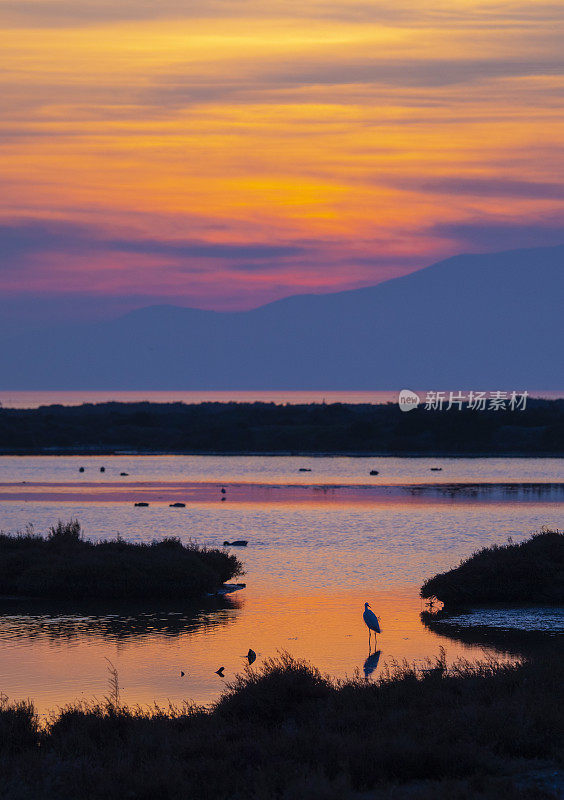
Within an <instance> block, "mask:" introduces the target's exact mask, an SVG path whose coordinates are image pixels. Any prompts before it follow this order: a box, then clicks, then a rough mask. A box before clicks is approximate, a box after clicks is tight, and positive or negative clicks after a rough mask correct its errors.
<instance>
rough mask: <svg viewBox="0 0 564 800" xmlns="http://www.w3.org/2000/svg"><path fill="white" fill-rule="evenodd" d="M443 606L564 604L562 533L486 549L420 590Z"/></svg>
mask: <svg viewBox="0 0 564 800" xmlns="http://www.w3.org/2000/svg"><path fill="white" fill-rule="evenodd" d="M421 596H422V597H432V596H435V597H438V598H439V600H441V601H442V602H443V603H444V604H445V606H448V607H451V606H457V605H458V606H460V605H468V604H470V605H471V604H475V605H479V604H483V603H513V602H517V603H536V602H542V603H562V602H564V533H562V532H561V531H551V530H543V531H541V532H540V533H536V534H534V535H533V536H532V538H530V539H527V540H526V541H524V542H520V543H519V544H513V543H511V544H506V545H494V546H493V547H485V548H483V549H482V550H479V551H478V552H477V553H474V555H472V556H471V557H470V558H467V559H465V560H464V561H462V562H461V563H460V565H459V566H458V567H456V568H455V569H451V570H449V571H448V572H443V573H441V574H440V575H436V576H435V577H434V578H431V579H430V580H428V581H426V582H425V583H424V584H423V586H422V587H421Z"/></svg>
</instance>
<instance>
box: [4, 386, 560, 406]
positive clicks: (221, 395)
mask: <svg viewBox="0 0 564 800" xmlns="http://www.w3.org/2000/svg"><path fill="white" fill-rule="evenodd" d="M400 388H401V387H400ZM411 388H412V389H413V387H411ZM430 388H431V389H434V390H437V389H441V390H442V389H443V388H444V387H440V386H433V387H430ZM450 388H451V389H452V390H453V391H454V390H458V388H460V387H450ZM469 388H474V389H476V388H482V389H483V388H484V387H469ZM492 388H493V389H494V390H496V389H500V388H503V387H499V386H494V387H492ZM514 388H516V387H509V391H511V390H512V389H514ZM416 391H418V392H419V391H421V396H423V397H424V396H425V391H426V390H417V389H416ZM528 391H529V395H530V396H531V397H546V398H549V399H556V398H558V397H562V396H563V395H564V392H562V391H532V390H530V389H529V390H528ZM398 393H399V392H398V391H385V392H382V391H374V392H367V391H359V392H355V391H333V390H331V389H328V390H327V391H264V390H263V391H260V390H257V391H233V390H226V391H171V392H157V391H130V392H125V391H124V392H121V391H114V390H105V391H103V390H100V391H44V392H42V391H17V390H13V391H9V390H5V389H4V390H0V403H1V404H2V405H3V406H4V407H5V408H38V407H39V406H44V405H52V404H54V403H59V404H61V405H63V406H75V405H76V406H78V405H81V404H82V403H106V402H109V401H114V402H120V403H139V402H143V401H144V400H149V401H150V402H152V403H204V402H216V403H228V402H237V403H254V402H261V403H291V404H296V403H323V402H326V403H397V401H398Z"/></svg>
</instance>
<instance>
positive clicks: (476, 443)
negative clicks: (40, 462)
mask: <svg viewBox="0 0 564 800" xmlns="http://www.w3.org/2000/svg"><path fill="white" fill-rule="evenodd" d="M115 450H122V451H123V450H126V451H127V450H132V451H136V452H147V453H150V452H159V453H162V452H169V453H238V452H244V453H254V452H256V453H288V452H300V453H305V452H311V453H397V454H400V455H401V454H408V453H437V454H440V453H445V454H454V455H456V454H462V453H468V454H490V453H496V454H504V453H506V454H512V453H513V454H526V453H538V454H545V455H548V454H559V453H563V452H564V400H541V399H536V398H535V399H532V398H529V399H528V401H527V407H526V409H525V411H521V410H510V409H509V408H507V409H506V410H505V411H490V410H484V411H472V410H468V409H466V408H464V409H462V410H458V408H456V407H455V408H453V409H451V410H450V411H447V410H446V406H445V408H444V409H443V410H442V411H426V410H425V408H424V407H422V406H420V407H419V408H417V409H414V410H412V411H410V412H409V414H405V413H404V412H402V411H401V410H400V408H399V406H398V405H397V404H395V403H387V404H369V403H358V404H353V403H327V404H325V403H323V404H320V403H310V404H302V405H290V404H286V405H283V404H276V403H234V402H232V403H192V404H185V403H149V402H145V403H99V404H92V403H85V404H83V405H82V406H74V407H73V406H61V405H52V406H42V407H40V408H33V409H21V408H1V409H0V452H3V453H42V452H49V453H51V454H52V453H53V452H60V453H68V452H72V453H76V452H85V453H94V452H96V453H111V452H113V451H115Z"/></svg>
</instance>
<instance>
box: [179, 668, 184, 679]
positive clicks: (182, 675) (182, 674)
mask: <svg viewBox="0 0 564 800" xmlns="http://www.w3.org/2000/svg"><path fill="white" fill-rule="evenodd" d="M180 677H181V678H183V677H184V673H183V672H182V670H180Z"/></svg>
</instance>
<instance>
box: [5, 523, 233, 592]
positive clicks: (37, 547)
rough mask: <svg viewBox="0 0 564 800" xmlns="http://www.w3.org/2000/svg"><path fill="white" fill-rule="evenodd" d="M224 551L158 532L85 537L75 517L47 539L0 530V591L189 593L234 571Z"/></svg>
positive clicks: (209, 588) (210, 587)
mask: <svg viewBox="0 0 564 800" xmlns="http://www.w3.org/2000/svg"><path fill="white" fill-rule="evenodd" d="M242 571H243V570H242V565H241V563H240V562H239V561H238V559H237V558H236V557H235V556H233V555H230V554H229V553H227V552H225V551H223V550H219V549H213V548H207V547H200V546H198V545H196V544H193V543H189V544H187V545H185V544H183V543H182V542H181V541H180V540H179V539H177V538H173V537H170V538H165V539H162V540H159V541H156V540H155V541H153V542H151V543H150V544H144V543H137V542H135V543H133V542H126V541H124V540H123V539H121V538H120V537H117V538H116V539H112V540H106V541H100V542H91V541H88V540H87V539H85V538H84V537H83V535H82V530H81V527H80V524H79V522H78V520H76V519H74V520H70V521H69V522H62V521H59V522H58V524H57V525H56V526H54V527H52V528H51V529H50V530H49V533H48V535H47V537H45V538H43V537H41V536H37V535H36V534H35V533H34V532H33V530H32V529H27V530H26V531H25V532H24V533H21V534H17V535H15V536H12V535H7V534H3V533H2V534H0V595H12V596H14V595H16V596H27V597H41V598H60V599H69V600H78V599H83V598H93V599H94V598H95V599H116V600H131V599H141V598H167V597H174V598H184V597H197V596H199V595H202V594H204V593H205V592H209V591H213V590H214V589H216V588H217V587H218V586H220V585H221V584H222V583H224V582H225V581H227V580H229V579H231V578H233V577H235V576H236V575H240V574H242Z"/></svg>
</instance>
